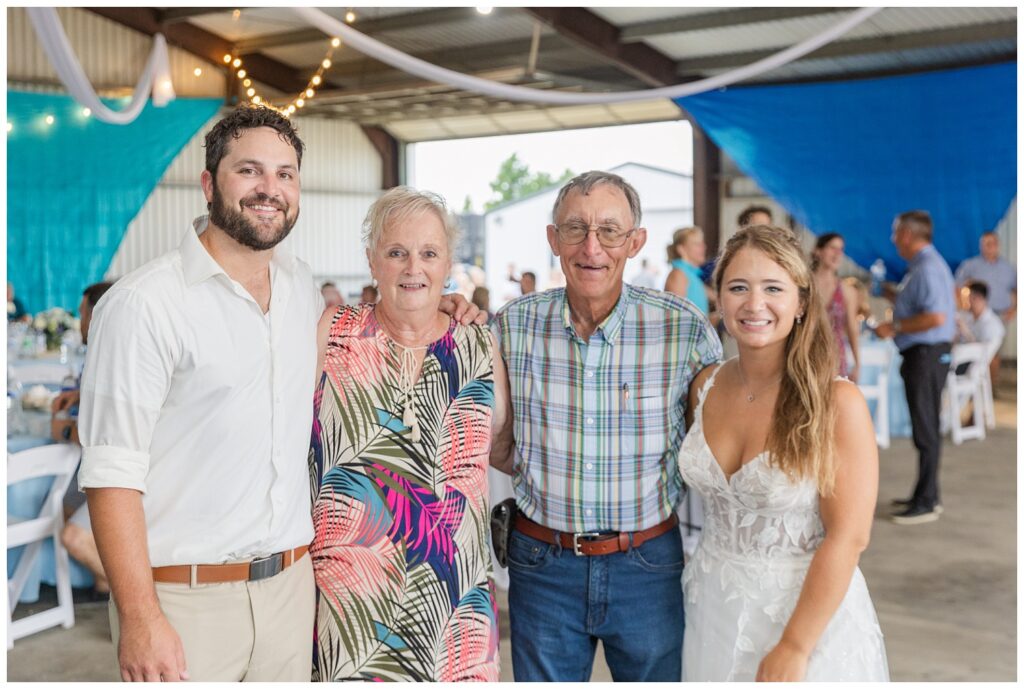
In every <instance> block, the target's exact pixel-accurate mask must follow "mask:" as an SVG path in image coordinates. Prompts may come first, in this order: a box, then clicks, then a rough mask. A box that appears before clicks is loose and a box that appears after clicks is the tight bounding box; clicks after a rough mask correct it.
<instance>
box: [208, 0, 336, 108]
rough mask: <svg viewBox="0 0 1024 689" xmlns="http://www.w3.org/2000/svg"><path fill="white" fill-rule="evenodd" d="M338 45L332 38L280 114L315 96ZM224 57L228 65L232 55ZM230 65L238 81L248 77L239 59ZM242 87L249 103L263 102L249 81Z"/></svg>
mask: <svg viewBox="0 0 1024 689" xmlns="http://www.w3.org/2000/svg"><path fill="white" fill-rule="evenodd" d="M349 12H352V11H351V10H349ZM352 15H353V20H354V18H355V13H354V12H353V13H352ZM340 45H341V39H340V38H338V37H336V36H335V37H334V38H332V39H331V41H330V47H329V48H328V49H327V55H326V56H325V57H324V59H323V60H321V61H320V64H319V65H318V66H317V69H316V71H315V72H314V73H313V75H312V76H311V77H310V78H309V81H308V82H307V83H306V86H305V87H304V88H303V89H302V90H301V91H300V92H299V93H298V95H297V96H296V97H295V98H294V99H293V100H292V101H291V103H289V104H288V105H282V106H280V107H279V108H277V109H278V111H279V112H281V113H282V114H284V115H286V116H287V115H292V114H294V113H295V111H296V110H297V109H299V108H302V107H304V106H305V105H306V102H307V101H309V100H310V99H312V98H313V97H314V96H316V91H317V89H316V87H319V86H320V85H321V84H323V82H324V76H323V75H324V72H325V71H327V70H328V69H330V68H331V65H332V64H333V62H332V61H331V58H333V57H334V49H335V48H337V47H339V46H340ZM224 57H225V60H224V62H225V63H228V62H229V61H230V60H232V57H233V56H232V55H225V56H224ZM231 64H232V65H233V67H234V68H235V69H237V70H238V71H237V72H236V74H237V75H238V78H239V79H243V78H245V77H248V76H249V75H248V73H247V72H246V70H244V69H241V66H242V60H241V58H233V62H231ZM242 85H243V87H245V89H246V91H245V93H246V96H247V97H248V98H249V99H250V100H251V102H253V103H255V104H257V105H258V104H260V103H263V102H264V99H263V98H262V97H261V96H260V95H259V94H258V93H257V91H256V87H255V85H254V84H253V82H252V80H251V79H249V78H245V80H244V81H243V82H242ZM265 103H266V105H268V106H270V107H274V106H273V105H272V104H271V103H270V101H265Z"/></svg>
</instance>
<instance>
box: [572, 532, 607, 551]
mask: <svg viewBox="0 0 1024 689" xmlns="http://www.w3.org/2000/svg"><path fill="white" fill-rule="evenodd" d="M603 535H604V534H602V533H601V532H600V531H578V532H576V533H574V534H573V535H572V552H573V553H574V554H575V555H577V556H580V555H583V554H584V553H583V552H582V551H580V539H581V538H595V537H597V536H603Z"/></svg>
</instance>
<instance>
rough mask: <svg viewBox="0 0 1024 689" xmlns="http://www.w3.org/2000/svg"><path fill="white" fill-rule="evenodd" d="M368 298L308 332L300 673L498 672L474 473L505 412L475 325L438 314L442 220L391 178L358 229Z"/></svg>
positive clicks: (422, 677) (421, 676)
mask: <svg viewBox="0 0 1024 689" xmlns="http://www.w3.org/2000/svg"><path fill="white" fill-rule="evenodd" d="M363 230H364V241H365V243H366V256H367V259H368V260H369V264H370V272H371V274H372V275H373V278H374V280H375V281H376V283H377V287H378V290H379V293H380V299H379V301H378V302H377V303H376V304H360V305H359V306H339V307H338V308H337V309H336V310H334V311H333V312H328V313H325V315H324V318H323V319H322V320H321V323H320V329H319V343H320V357H321V358H320V360H321V362H322V374H321V375H320V376H319V382H318V385H317V389H316V393H315V398H314V405H315V414H314V428H313V438H312V446H311V449H310V458H309V459H310V472H311V489H312V494H313V521H314V527H315V538H314V540H313V543H312V545H311V546H310V553H311V555H312V556H313V567H314V571H315V573H316V582H317V591H318V604H317V605H318V609H317V623H316V624H317V626H316V634H315V637H316V651H315V654H314V671H313V673H314V679H319V680H322V681H331V680H349V679H353V680H364V681H374V680H385V681H432V682H452V681H460V680H484V681H497V679H498V635H497V619H496V617H497V609H496V606H495V602H494V592H493V589H492V587H491V585H490V583H489V578H490V574H491V572H490V562H491V559H490V552H489V550H488V513H487V468H488V455H489V452H490V447H491V434H492V429H497V428H499V427H501V426H502V425H503V424H505V422H506V420H507V418H508V416H507V412H506V410H507V408H508V405H507V401H506V400H507V392H506V389H505V385H506V384H500V383H499V384H498V385H495V380H496V379H497V380H499V381H504V380H505V374H504V369H503V367H502V363H501V357H498V356H494V355H493V353H494V351H495V349H496V345H495V344H494V341H493V338H492V336H491V335H490V333H489V332H488V330H487V329H486V328H484V327H482V326H479V325H469V326H462V325H459V324H458V323H457V322H456V321H454V320H453V319H451V318H450V317H449V316H447V315H445V314H444V313H441V312H439V310H438V307H439V304H440V302H441V293H442V288H443V286H444V284H445V279H446V278H447V276H448V273H449V271H450V269H451V264H452V253H453V249H454V244H455V242H456V238H457V226H456V225H455V224H454V221H453V219H452V217H451V216H450V214H449V213H448V210H447V208H446V207H445V203H444V200H443V199H441V198H440V197H439V196H437V195H435V194H431V193H429V192H422V191H417V190H415V189H411V188H408V187H397V188H395V189H392V190H390V191H388V192H387V193H385V194H384V195H383V196H381V198H380V199H378V200H377V201H376V202H375V203H374V204H373V206H372V207H371V208H370V210H369V212H368V213H367V216H366V221H365V222H364V225H363Z"/></svg>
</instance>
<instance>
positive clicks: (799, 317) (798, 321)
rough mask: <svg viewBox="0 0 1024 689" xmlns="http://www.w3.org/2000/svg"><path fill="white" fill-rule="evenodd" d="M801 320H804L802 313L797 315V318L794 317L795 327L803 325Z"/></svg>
mask: <svg viewBox="0 0 1024 689" xmlns="http://www.w3.org/2000/svg"><path fill="white" fill-rule="evenodd" d="M803 319H804V315H803V314H802V313H801V314H799V315H798V316H797V317H796V324H797V325H800V324H801V323H803Z"/></svg>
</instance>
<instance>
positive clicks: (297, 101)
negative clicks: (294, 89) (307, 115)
mask: <svg viewBox="0 0 1024 689" xmlns="http://www.w3.org/2000/svg"><path fill="white" fill-rule="evenodd" d="M305 104H306V101H304V100H303V99H301V98H298V99H296V101H295V107H297V108H301V107H302V106H303V105H305Z"/></svg>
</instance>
